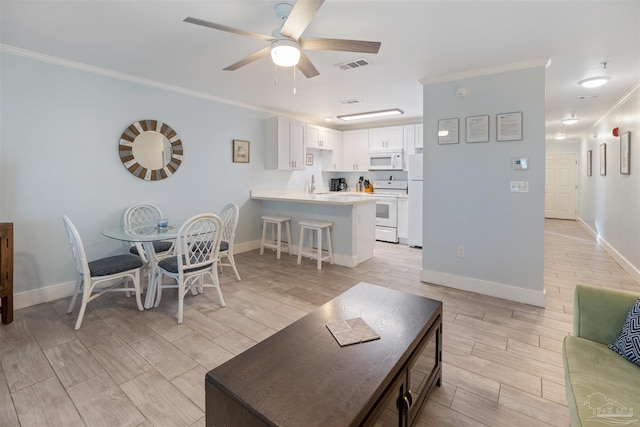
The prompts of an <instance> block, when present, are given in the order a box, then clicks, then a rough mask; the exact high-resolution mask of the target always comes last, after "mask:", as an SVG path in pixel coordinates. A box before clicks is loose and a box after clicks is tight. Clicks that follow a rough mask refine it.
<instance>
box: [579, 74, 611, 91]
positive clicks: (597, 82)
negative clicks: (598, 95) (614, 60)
mask: <svg viewBox="0 0 640 427" xmlns="http://www.w3.org/2000/svg"><path fill="white" fill-rule="evenodd" d="M609 80H611V77H609V76H599V77H590V78H588V79H584V80H580V81H579V82H578V84H579V85H580V86H582V87H586V88H593V87H600V86H602V85H604V84H605V83H607V82H608V81H609Z"/></svg>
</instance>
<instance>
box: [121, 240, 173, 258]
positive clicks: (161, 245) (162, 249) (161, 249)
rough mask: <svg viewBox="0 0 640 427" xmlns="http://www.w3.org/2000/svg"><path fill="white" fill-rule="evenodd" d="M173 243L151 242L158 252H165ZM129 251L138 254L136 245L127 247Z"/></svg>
mask: <svg viewBox="0 0 640 427" xmlns="http://www.w3.org/2000/svg"><path fill="white" fill-rule="evenodd" d="M172 244H173V243H171V242H153V250H154V251H155V252H156V253H157V254H159V253H162V252H166V251H168V250H169V249H171V245H172ZM129 252H131V253H132V254H134V255H140V254H139V253H138V248H137V247H136V246H131V249H129Z"/></svg>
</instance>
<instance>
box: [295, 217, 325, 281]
mask: <svg viewBox="0 0 640 427" xmlns="http://www.w3.org/2000/svg"><path fill="white" fill-rule="evenodd" d="M298 224H300V244H299V245H298V264H300V261H301V260H302V256H303V255H304V256H306V257H309V258H311V259H317V260H318V270H320V269H322V261H330V262H331V264H333V248H332V246H331V226H332V225H333V223H331V222H328V221H314V220H311V219H308V220H305V221H298ZM306 230H309V247H308V248H307V249H305V247H304V235H305V231H306ZM322 230H327V250H326V251H323V250H322ZM314 231H315V232H316V240H317V248H316V249H315V250H314V249H313V232H314Z"/></svg>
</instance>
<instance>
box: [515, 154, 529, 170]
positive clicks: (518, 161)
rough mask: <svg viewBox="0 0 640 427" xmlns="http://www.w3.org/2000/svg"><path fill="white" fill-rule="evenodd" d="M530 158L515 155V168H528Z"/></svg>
mask: <svg viewBox="0 0 640 427" xmlns="http://www.w3.org/2000/svg"><path fill="white" fill-rule="evenodd" d="M528 163H529V158H528V157H514V158H513V169H520V170H523V169H528V166H527V165H528Z"/></svg>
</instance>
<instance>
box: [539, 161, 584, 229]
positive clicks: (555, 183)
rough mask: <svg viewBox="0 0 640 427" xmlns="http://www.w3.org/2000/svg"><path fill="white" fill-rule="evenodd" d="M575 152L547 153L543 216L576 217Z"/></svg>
mask: <svg viewBox="0 0 640 427" xmlns="http://www.w3.org/2000/svg"><path fill="white" fill-rule="evenodd" d="M576 159H577V157H576V153H549V154H547V156H546V161H545V191H544V216H545V218H558V219H576V190H577V189H576V170H577V160H576Z"/></svg>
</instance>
